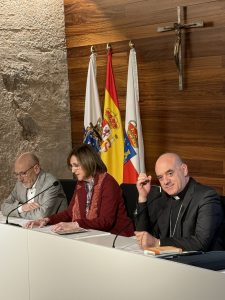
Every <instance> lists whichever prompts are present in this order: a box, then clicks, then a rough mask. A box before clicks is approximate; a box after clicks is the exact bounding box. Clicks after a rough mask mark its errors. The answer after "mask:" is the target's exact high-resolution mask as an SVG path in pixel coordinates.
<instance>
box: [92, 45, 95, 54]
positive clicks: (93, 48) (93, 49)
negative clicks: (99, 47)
mask: <svg viewBox="0 0 225 300" xmlns="http://www.w3.org/2000/svg"><path fill="white" fill-rule="evenodd" d="M92 53H95V47H94V46H93V45H92V46H91V54H92Z"/></svg>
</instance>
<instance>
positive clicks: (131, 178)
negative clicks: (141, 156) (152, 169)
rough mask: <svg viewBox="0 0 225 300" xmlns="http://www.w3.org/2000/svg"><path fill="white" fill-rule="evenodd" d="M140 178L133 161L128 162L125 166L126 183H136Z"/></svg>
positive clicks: (124, 180)
mask: <svg viewBox="0 0 225 300" xmlns="http://www.w3.org/2000/svg"><path fill="white" fill-rule="evenodd" d="M137 178H138V173H137V171H136V169H135V168H134V166H133V164H132V162H131V161H130V160H128V162H127V163H126V164H125V165H124V168H123V182H124V183H136V182H137Z"/></svg>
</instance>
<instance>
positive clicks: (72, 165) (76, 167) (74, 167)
mask: <svg viewBox="0 0 225 300" xmlns="http://www.w3.org/2000/svg"><path fill="white" fill-rule="evenodd" d="M69 167H70V169H71V170H72V169H77V170H78V169H80V168H81V165H80V164H75V163H74V164H71V165H69Z"/></svg>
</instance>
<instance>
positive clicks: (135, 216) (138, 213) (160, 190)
mask: <svg viewBox="0 0 225 300" xmlns="http://www.w3.org/2000/svg"><path fill="white" fill-rule="evenodd" d="M152 187H156V188H157V189H159V193H160V194H161V192H162V188H161V186H158V185H152ZM156 199H157V198H155V199H153V200H152V201H151V203H152V202H154V200H156ZM144 211H145V209H143V210H142V211H140V212H137V208H136V209H135V211H134V213H133V215H134V216H133V219H131V218H130V219H129V223H127V224H126V226H124V227H123V228H122V230H120V231H119V232H118V233H117V234H116V236H115V238H114V240H113V243H112V248H115V247H116V245H115V244H116V240H117V238H118V236H119V235H120V234H121V232H123V231H124V230H125V229H126V228H127V227H128V226H129V225H130V224H131V223H133V222H134V221H135V219H136V218H137V217H139V216H140V215H142V213H143V212H144Z"/></svg>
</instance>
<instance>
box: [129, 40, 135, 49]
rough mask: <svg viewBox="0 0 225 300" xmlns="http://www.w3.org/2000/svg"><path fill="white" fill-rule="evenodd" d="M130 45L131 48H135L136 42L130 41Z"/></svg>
mask: <svg viewBox="0 0 225 300" xmlns="http://www.w3.org/2000/svg"><path fill="white" fill-rule="evenodd" d="M129 47H130V49H133V48H134V43H133V42H132V41H129Z"/></svg>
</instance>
